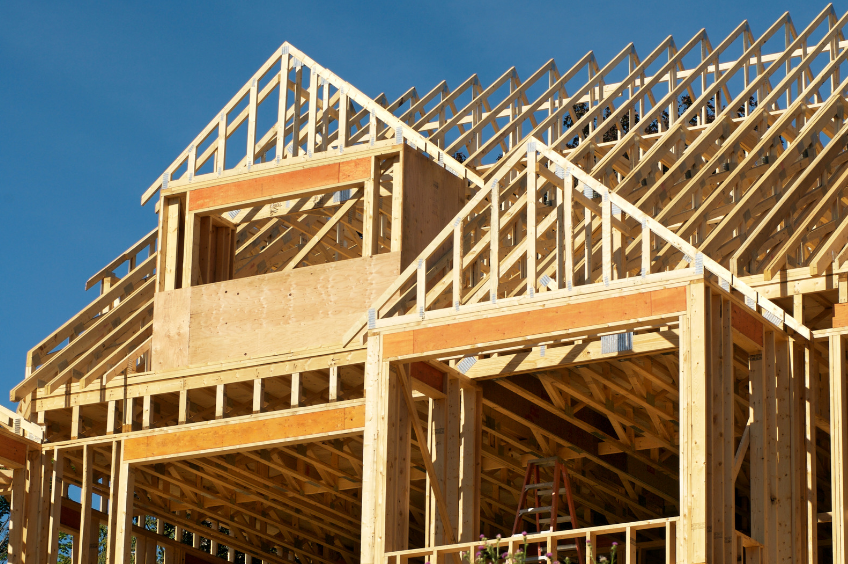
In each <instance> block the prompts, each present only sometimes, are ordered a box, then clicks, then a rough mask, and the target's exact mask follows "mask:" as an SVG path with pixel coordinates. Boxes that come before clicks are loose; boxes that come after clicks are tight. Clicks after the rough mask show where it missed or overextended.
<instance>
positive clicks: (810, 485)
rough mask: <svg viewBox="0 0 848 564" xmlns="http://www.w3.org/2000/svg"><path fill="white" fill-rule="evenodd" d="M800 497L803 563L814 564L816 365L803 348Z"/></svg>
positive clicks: (811, 354)
mask: <svg viewBox="0 0 848 564" xmlns="http://www.w3.org/2000/svg"><path fill="white" fill-rule="evenodd" d="M804 360H805V362H804V367H805V369H804V408H803V417H804V459H805V463H806V464H805V468H806V472H805V476H804V478H805V479H804V493H805V498H806V512H805V514H806V523H805V529H806V533H807V539H806V543H807V544H806V561H807V562H808V564H818V561H819V558H818V557H819V539H818V514H819V510H818V495H817V489H818V483H817V472H818V469H817V457H818V453H817V449H816V432H817V427H816V413H817V409H818V407H817V405H818V397H817V396H818V394H817V391H818V387H819V381H820V378H819V365H818V360H817V358H816V355H815V354H814V352H813V350H812V348H811V347H810V346H807V347H804Z"/></svg>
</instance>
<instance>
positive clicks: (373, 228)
mask: <svg viewBox="0 0 848 564" xmlns="http://www.w3.org/2000/svg"><path fill="white" fill-rule="evenodd" d="M379 219H380V160H379V158H378V157H372V158H371V179H370V180H366V181H365V204H364V209H363V216H362V256H363V257H370V256H373V255H376V254H377V251H378V249H379V248H380V246H379V244H378V238H379V233H380V231H379Z"/></svg>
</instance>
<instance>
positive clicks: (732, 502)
mask: <svg viewBox="0 0 848 564" xmlns="http://www.w3.org/2000/svg"><path fill="white" fill-rule="evenodd" d="M731 311H732V307H731V302H730V300H728V299H726V298H722V304H721V345H722V348H721V382H722V403H723V413H722V415H723V427H722V435H723V437H722V439H723V440H722V441H721V444H719V445H718V447H717V448H719V449H723V450H724V455H723V457H724V473H723V479H724V484H723V486H724V488H723V490H724V510H723V511H724V532H723V535H722V536H723V537H724V539H723V540H724V551H723V554H724V561H725V564H736V559H737V554H736V543H735V542H734V541H735V540H736V480H735V476H734V474H733V461H734V456H735V454H736V452H735V446H736V445H735V441H734V435H735V432H736V418H735V416H734V413H735V409H734V406H735V404H736V378H735V375H734V370H733V325H732V318H731V315H732V314H731Z"/></svg>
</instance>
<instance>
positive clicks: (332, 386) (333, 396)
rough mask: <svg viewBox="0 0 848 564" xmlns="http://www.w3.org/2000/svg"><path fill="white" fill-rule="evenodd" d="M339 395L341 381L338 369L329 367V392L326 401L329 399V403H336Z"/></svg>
mask: <svg viewBox="0 0 848 564" xmlns="http://www.w3.org/2000/svg"><path fill="white" fill-rule="evenodd" d="M340 395H341V381H340V380H339V367H338V366H331V367H330V381H329V391H328V399H329V401H330V403H332V402H335V401H338V400H339V396H340Z"/></svg>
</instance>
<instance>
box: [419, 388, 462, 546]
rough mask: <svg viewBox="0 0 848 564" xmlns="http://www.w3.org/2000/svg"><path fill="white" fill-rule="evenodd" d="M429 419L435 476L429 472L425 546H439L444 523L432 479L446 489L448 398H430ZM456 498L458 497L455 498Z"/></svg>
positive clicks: (429, 442) (430, 444)
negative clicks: (431, 483)
mask: <svg viewBox="0 0 848 564" xmlns="http://www.w3.org/2000/svg"><path fill="white" fill-rule="evenodd" d="M428 413H429V416H428V420H427V443H428V444H427V448H429V449H430V459H431V460H432V462H433V468H434V469H435V473H436V475H435V476H431V475H430V474H429V473H428V474H427V487H426V488H425V491H426V492H427V494H426V499H427V501H426V525H425V536H424V543H425V546H439V545H442V544H445V536H444V535H445V533H444V524H443V523H442V518H441V515H440V514H439V509H438V507H437V506H436V504H437V500H436V496H435V495H434V494H433V488H432V486H431V485H430V481H431V480H438V482H439V488H440V489H441V491H443V492H444V491H445V459H446V456H447V448H446V441H445V433H446V431H447V429H446V427H447V424H446V423H447V400H446V399H432V398H431V399H430V400H429V406H428ZM453 499H454V500H456V498H455V497H454V498H453Z"/></svg>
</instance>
